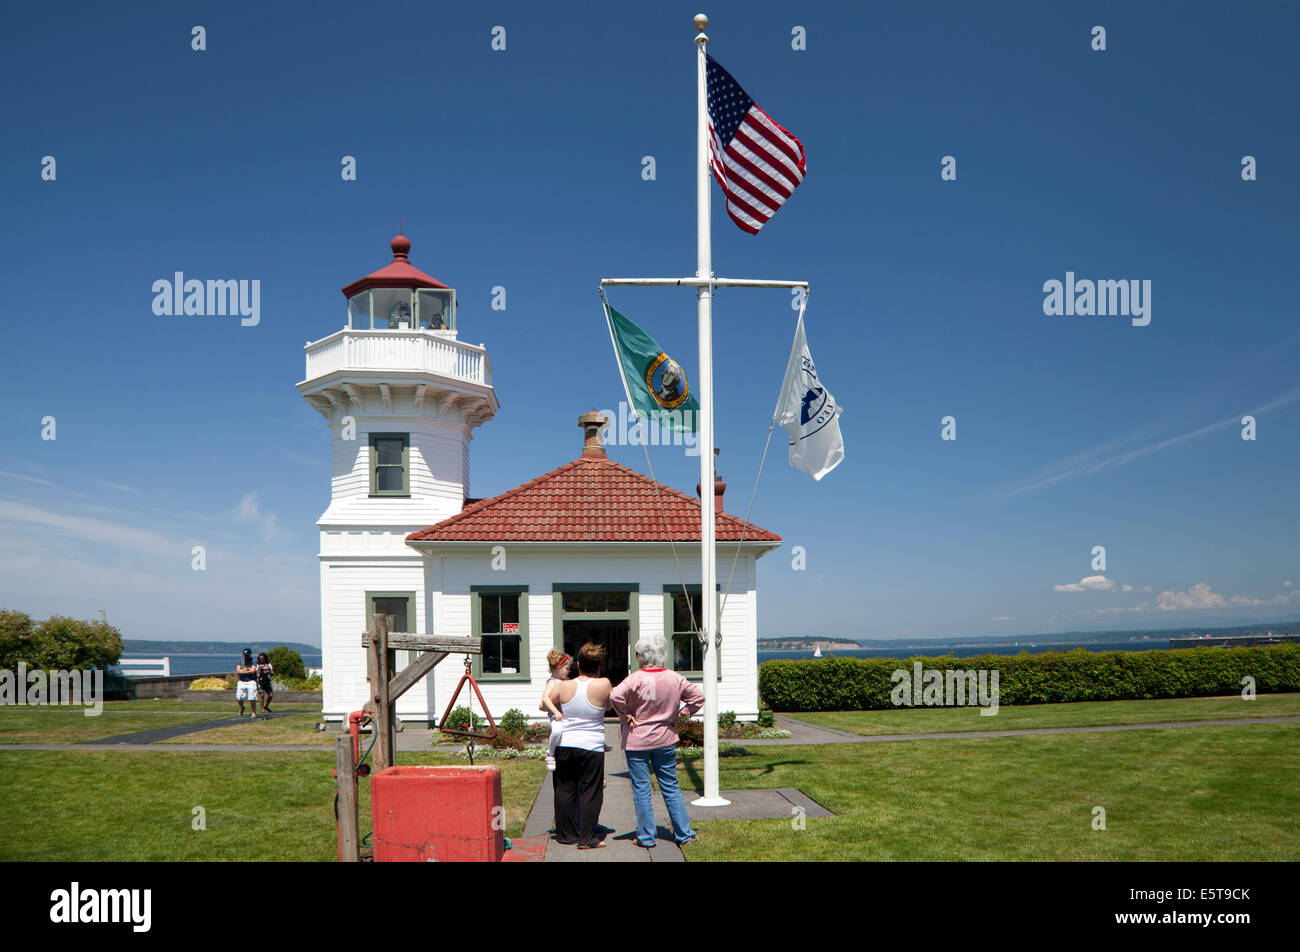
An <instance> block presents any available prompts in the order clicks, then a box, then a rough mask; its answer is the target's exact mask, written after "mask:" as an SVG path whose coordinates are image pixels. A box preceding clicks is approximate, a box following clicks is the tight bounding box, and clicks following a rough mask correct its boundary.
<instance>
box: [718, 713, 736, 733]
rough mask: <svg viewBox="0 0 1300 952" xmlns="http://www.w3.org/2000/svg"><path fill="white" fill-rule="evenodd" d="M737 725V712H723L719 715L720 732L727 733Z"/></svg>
mask: <svg viewBox="0 0 1300 952" xmlns="http://www.w3.org/2000/svg"><path fill="white" fill-rule="evenodd" d="M735 723H736V712H735V711H723V712H722V713H721V714H719V715H718V730H720V731H725V730H727V729H728V728H730V727H732V726H733V725H734V724H735Z"/></svg>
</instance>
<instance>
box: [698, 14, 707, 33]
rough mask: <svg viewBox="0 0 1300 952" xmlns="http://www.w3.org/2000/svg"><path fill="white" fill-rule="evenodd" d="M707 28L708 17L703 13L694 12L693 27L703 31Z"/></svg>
mask: <svg viewBox="0 0 1300 952" xmlns="http://www.w3.org/2000/svg"><path fill="white" fill-rule="evenodd" d="M708 28H709V18H708V17H706V16H705V15H704V14H703V13H697V14H695V29H697V30H700V31H704V30H707V29H708Z"/></svg>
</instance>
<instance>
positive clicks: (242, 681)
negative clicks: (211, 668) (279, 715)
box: [235, 648, 257, 717]
mask: <svg viewBox="0 0 1300 952" xmlns="http://www.w3.org/2000/svg"><path fill="white" fill-rule="evenodd" d="M235 674H237V675H238V676H239V683H238V685H236V687H235V700H236V701H238V702H239V716H240V717H243V716H244V701H245V700H247V701H248V707H249V713H250V714H252V715H253V717H257V665H255V664H253V649H252V648H245V649H244V657H243V660H242V661H240V663H239V664H238V665H236V666H235Z"/></svg>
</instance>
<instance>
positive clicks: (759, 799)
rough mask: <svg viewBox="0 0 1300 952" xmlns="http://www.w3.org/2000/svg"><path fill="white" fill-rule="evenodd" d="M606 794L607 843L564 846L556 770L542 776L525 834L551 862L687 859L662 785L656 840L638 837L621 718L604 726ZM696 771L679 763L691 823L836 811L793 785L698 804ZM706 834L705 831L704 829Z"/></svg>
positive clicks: (603, 822) (654, 799)
mask: <svg viewBox="0 0 1300 952" xmlns="http://www.w3.org/2000/svg"><path fill="white" fill-rule="evenodd" d="M605 745H606V747H607V748H609V749H608V750H606V751H605V798H604V802H603V804H602V805H601V810H600V826H601V828H603V830H604V831H605V847H604V848H603V849H595V850H580V849H578V847H576V846H566V845H564V844H562V843H557V842H556V841H555V840H554V839H553V838H551V836H550V834H551V829H552V827H553V826H554V824H555V790H554V787H553V786H552V780H551V778H552V776H553V774H551V773H547V775H546V777H545V779H543V780H542V785H541V789H539V790H538V791H537V799H536V800H534V801H533V808H532V810H531V811H529V814H528V821H527V822H526V823H525V824H524V832H523V839H525V840H528V841H530V842H537V841H540V842H542V843H545V844H546V855H545V859H544V860H543V861H544V862H547V863H681V862H684V861H685V857H684V856H683V855H682V850H681V847H679V846H678V845H677V843H676V842H675V841H674V839H673V833H672V824H671V822H670V821H669V819H668V810H667V808H666V807H665V806H664V800H663V796H662V795H661V794H660V793H659V790H658V785H657V784H656V785H655V789H654V791H653V793H652V794H651V803H652V804H653V805H654V811H655V825H656V826H657V827H658V836H657V839H658V845H657V846H655V847H654V848H653V849H645V848H643V847H640V846H638V845H637V843H636V805H635V802H634V801H633V799H632V779H631V777H630V775H629V774H628V770H627V758H626V756H625V755H624V753H623V749H622V747H621V746H620V740H619V728H618V725H617V724H607V725H606V726H605ZM692 775H693V772H692V771H690V770H688V769H681V768H679V769H678V771H677V780H678V783H679V784H680V785H681V788H682V798H683V799H684V800H685V801H686V812H687V813H689V814H690V817H691V823H692V826H693V827H694V828H695V830H696V832H697V833H699V828H698V827H697V826H694V825H695V823H696V822H697V821H700V820H757V819H771V818H777V819H788V818H792V817H796V816H811V817H827V816H833V814H832V813H831V812H830V811H829V810H827V809H826V808H825V807H823V806H822V805H821V804H819V803H816V802H814V801H813V800H811V799H809V798H808V797H806V796H804V795H803V794H802V793H800V792H799V791H798V790H796V789H794V788H782V789H769V790H723V791H720V792H721V794H722V798H723V799H725V800H730V801H731V802H730V803H729V804H728V805H727V806H721V807H698V806H694V805H693V804H692V803H691V801H692V800H694V799H697V798H698V797H699V796H700V794H701V793H702V791H699V790H693V789H692V786H693V784H692V782H691V777H692ZM700 835H704V834H700Z"/></svg>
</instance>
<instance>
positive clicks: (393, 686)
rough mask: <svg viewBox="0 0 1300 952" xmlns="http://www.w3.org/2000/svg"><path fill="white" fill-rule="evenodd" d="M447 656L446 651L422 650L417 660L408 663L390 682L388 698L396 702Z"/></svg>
mask: <svg viewBox="0 0 1300 952" xmlns="http://www.w3.org/2000/svg"><path fill="white" fill-rule="evenodd" d="M446 657H447V652H445V651H422V652H420V653H419V654H418V655H416V657H415V660H414V661H412V662H411V663H410V664H408V665H407V666H406V667H405V668H403V669H402V670H401V671H399V672H397V676H396V677H395V678H393V679H392V680H391V681H389V682H388V700H389V701H390V702H391V703H393V704H396V703H397V699H398V698H399V697H401V696H402V695H403V694H405V693H406V692H407V691H409V690H410V689H411V688H413V687H415V682H416V681H419V680H420V679H421V678H422V677H424V676H425V675H426V674H428V673H429V672H430V671H432V670H433V669H434V666H435V665H437V663H438V662H439V661H441V660H443V659H444V658H446Z"/></svg>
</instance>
